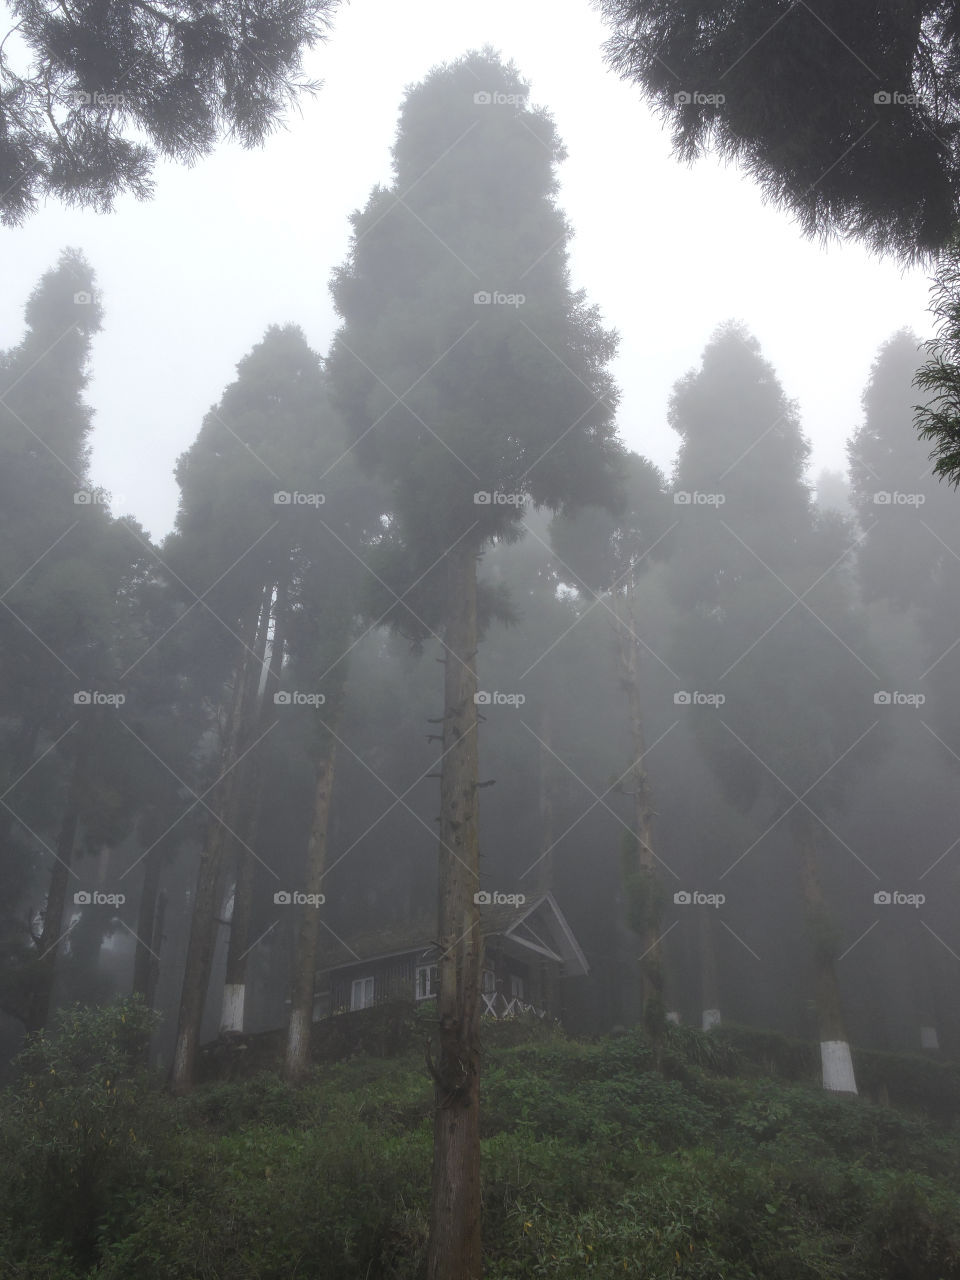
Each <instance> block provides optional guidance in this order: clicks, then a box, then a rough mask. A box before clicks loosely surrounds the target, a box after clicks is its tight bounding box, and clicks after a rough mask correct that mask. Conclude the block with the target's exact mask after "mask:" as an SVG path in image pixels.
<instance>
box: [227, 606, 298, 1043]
mask: <svg viewBox="0 0 960 1280" xmlns="http://www.w3.org/2000/svg"><path fill="white" fill-rule="evenodd" d="M272 606H273V583H272V582H270V583H268V584H267V585H266V586H265V587H264V591H263V599H262V603H261V609H260V621H259V623H258V625H257V638H256V641H255V643H254V652H255V653H256V659H255V660H253V663H252V668H253V669H252V671H251V675H250V679H251V681H254V680H255V681H256V684H255V687H254V688H253V690H252V693H251V698H252V700H253V703H254V706H255V707H256V708H257V712H258V714H257V716H256V722H257V732H258V733H259V732H261V731H262V730H264V729H265V728H266V723H265V722H266V718H267V717H266V711H267V706H266V703H265V702H264V700H263V699H262V698H261V694H260V683H261V678H262V675H263V663H264V658H265V656H266V651H267V636H268V633H269V630H270V616H271V612H272ZM279 628H280V593H279V591H278V595H277V620H276V626H275V629H274V641H275V643H274V648H273V650H272V651H271V654H270V665H271V674H272V668H273V662H274V656H275V655H276V658H277V669H278V671H279V666H280V663H282V661H283V637H282V634H281V636H280V642H279V644H277V643H276V640H277V630H278V629H279ZM268 683H270V682H269V681H268ZM271 707H272V704H271ZM251 754H252V753H251ZM240 772H241V774H242V777H243V786H242V788H240V789H239V790H240V796H239V802H238V804H237V805H236V808H235V811H234V813H233V814H232V815H231V816H230V817H229V818H228V821H229V823H230V826H231V827H232V828H233V830H234V831H236V833H237V835H238V836H239V837H240V839H241V840H246V841H248V842H250V843H252V842H253V840H254V839H255V838H256V833H257V827H258V824H259V820H260V802H261V796H262V788H263V770H262V769H258V768H257V767H256V762H255V760H253V759H251V758H250V757H248V758H247V759H246V760H244V762H243V764H242V765H240ZM231 842H233V841H232V837H231ZM233 843H236V862H235V878H234V888H233V912H232V914H231V916H230V937H229V940H228V942H227V967H226V974H225V975H224V982H223V1005H222V1008H221V1013H220V1030H221V1032H228V1033H229V1032H240V1031H242V1030H243V1018H244V1006H245V1004H246V994H247V990H246V986H247V956H248V955H249V951H250V920H251V917H252V914H253V880H254V866H253V855H252V854H251V853H250V852H249V850H247V849H245V848H244V847H243V845H242V844H240V843H239V841H236V842H233Z"/></svg>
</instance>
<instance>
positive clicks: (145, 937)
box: [133, 845, 162, 1008]
mask: <svg viewBox="0 0 960 1280" xmlns="http://www.w3.org/2000/svg"><path fill="white" fill-rule="evenodd" d="M161 856H162V853H161V849H160V846H159V845H155V846H154V847H153V848H152V849H151V850H150V852H149V853H148V854H147V856H146V857H145V858H144V860H143V861H144V873H143V887H142V888H141V890H140V909H139V911H138V913H137V939H136V941H137V949H136V951H135V952H134V956H133V993H134V995H137V994H140V995H142V996H143V999H144V1002H145V1003H146V1005H147V1007H148V1008H152V1007H153V1003H152V1002H153V991H154V985H155V980H154V979H153V978H152V974H153V971H154V969H155V966H156V956H155V954H154V953H155V952H156V947H155V942H156V932H157V930H156V919H157V894H158V890H159V887H160V858H161Z"/></svg>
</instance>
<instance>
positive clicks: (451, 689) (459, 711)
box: [427, 539, 483, 1280]
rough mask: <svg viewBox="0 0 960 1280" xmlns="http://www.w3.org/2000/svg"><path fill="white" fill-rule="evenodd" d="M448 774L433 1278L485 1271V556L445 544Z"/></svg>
mask: <svg viewBox="0 0 960 1280" xmlns="http://www.w3.org/2000/svg"><path fill="white" fill-rule="evenodd" d="M446 558H447V627H446V637H445V651H446V656H445V659H444V662H445V665H444V708H443V762H442V766H441V776H440V878H439V890H440V893H439V928H438V935H439V942H440V956H439V959H438V973H439V993H438V997H437V1013H438V1016H439V1023H440V1026H439V1056H438V1060H437V1062H436V1064H434V1063H433V1062H432V1060H431V1059H430V1057H429V1052H428V1059H427V1060H428V1065H429V1066H430V1070H431V1073H432V1075H433V1078H434V1082H435V1112H434V1131H433V1134H434V1136H433V1182H432V1187H431V1197H430V1241H429V1245H428V1251H427V1277H428V1280H480V1275H481V1265H482V1261H481V1246H480V970H481V965H482V961H483V943H482V938H481V935H480V918H479V909H478V907H477V904H476V901H475V894H476V893H477V892H478V890H479V887H480V859H479V854H480V848H479V828H478V812H479V806H478V793H477V781H478V777H477V768H478V753H477V708H476V703H475V695H476V692H477V669H476V649H477V562H476V551H475V548H474V547H473V546H472V545H471V544H470V542H469V541H468V540H467V539H464V540H462V541H461V542H460V543H459V544H458V545H457V546H456V547H454V548H453V549H452V550H450V551H449V552H448V553H447V557H446Z"/></svg>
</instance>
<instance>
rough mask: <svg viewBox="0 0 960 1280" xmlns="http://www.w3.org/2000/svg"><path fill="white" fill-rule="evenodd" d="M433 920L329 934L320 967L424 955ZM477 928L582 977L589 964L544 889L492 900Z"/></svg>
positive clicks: (431, 945) (431, 941)
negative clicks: (525, 898)
mask: <svg viewBox="0 0 960 1280" xmlns="http://www.w3.org/2000/svg"><path fill="white" fill-rule="evenodd" d="M436 929H437V926H436V921H435V920H430V919H429V918H427V917H421V918H419V919H416V920H412V921H410V922H408V923H404V924H402V925H394V926H392V927H387V928H384V929H377V930H375V931H373V932H371V933H367V934H356V935H353V934H352V935H349V936H348V937H346V938H339V937H337V936H336V935H334V934H332V933H331V934H330V935H329V936H328V937H327V939H326V942H325V944H324V945H323V946H322V948H321V954H320V957H319V972H321V973H329V972H330V971H331V970H334V969H346V968H350V967H352V966H354V965H357V964H367V963H372V962H373V961H378V960H386V959H389V958H390V957H391V956H401V955H409V954H410V953H411V952H414V951H417V952H420V953H421V954H422V955H423V956H424V957H426V956H427V955H428V953H429V952H431V951H433V950H434V949H435V948H436V945H437V944H436V939H435V936H434V935H435V934H436ZM480 930H481V932H482V934H483V936H484V937H485V938H488V939H491V940H492V939H497V938H500V939H503V940H504V942H507V943H509V944H510V946H511V947H517V948H522V949H524V950H527V951H529V952H530V953H531V954H532V955H541V956H543V957H545V958H548V959H551V960H554V961H556V962H557V963H559V964H562V965H563V966H564V970H565V973H566V974H567V975H568V976H570V977H580V976H582V975H583V974H585V973H588V972H589V968H590V966H589V965H588V964H587V960H586V957H585V956H584V954H583V952H582V951H581V950H580V947H579V945H578V943H577V940H576V938H575V937H574V936H573V932H572V930H571V928H570V926H569V925H568V924H567V921H566V919H565V917H564V915H563V912H562V911H561V910H560V908H559V906H558V905H557V901H556V899H555V898H554V896H553V894H552V893H543V894H540V895H538V896H537V897H536V898H534V899H532V900H531V901H530V902H528V903H523V904H522V905H521V906H513V905H511V904H509V903H495V904H491V905H489V906H481V908H480Z"/></svg>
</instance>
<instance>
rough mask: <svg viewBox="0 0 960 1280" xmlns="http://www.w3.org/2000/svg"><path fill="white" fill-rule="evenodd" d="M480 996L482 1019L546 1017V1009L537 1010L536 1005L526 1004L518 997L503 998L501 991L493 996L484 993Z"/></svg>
mask: <svg viewBox="0 0 960 1280" xmlns="http://www.w3.org/2000/svg"><path fill="white" fill-rule="evenodd" d="M481 995H482V996H483V1003H484V1008H483V1009H481V1011H480V1012H481V1015H482V1016H483V1017H484V1018H488V1017H489V1018H498V1019H499V1018H519V1017H521V1015H523V1014H532V1015H533V1016H534V1017H535V1018H545V1017H546V1016H547V1011H546V1009H538V1008H537V1007H536V1005H532V1004H527V1003H526V1002H525V1001H523V1000H521V999H520V997H519V996H505V995H504V994H503V992H502V991H497V992H495V993H494V994H493V995H489V994H488V993H487V992H485V991H484V992H481Z"/></svg>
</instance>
